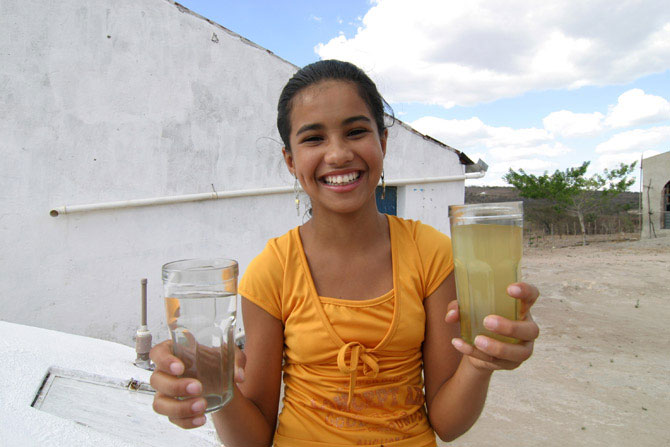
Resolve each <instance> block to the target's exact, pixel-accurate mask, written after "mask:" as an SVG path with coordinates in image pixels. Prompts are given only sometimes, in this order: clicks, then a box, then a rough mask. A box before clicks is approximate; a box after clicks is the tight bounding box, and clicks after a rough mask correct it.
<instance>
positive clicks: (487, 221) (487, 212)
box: [449, 202, 523, 344]
mask: <svg viewBox="0 0 670 447" xmlns="http://www.w3.org/2000/svg"><path fill="white" fill-rule="evenodd" d="M449 222H450V228H451V243H452V247H453V251H454V266H455V275H456V293H457V295H458V308H459V312H460V317H461V321H460V322H461V338H463V340H465V341H466V342H467V343H470V344H474V339H475V337H476V336H477V335H480V334H481V335H486V336H489V337H492V338H495V339H497V340H501V341H506V342H512V343H515V342H518V340H516V339H513V338H510V337H504V336H501V335H497V334H494V333H492V332H491V331H489V330H488V329H486V328H485V327H484V323H483V320H484V318H485V317H486V316H487V315H500V316H502V317H505V318H508V319H510V320H518V319H520V318H521V315H520V310H521V303H520V302H519V300H517V299H515V298H512V297H510V296H509V295H508V294H507V286H509V285H510V284H512V283H515V282H517V281H520V280H521V254H522V251H523V202H503V203H477V204H471V205H452V206H450V207H449Z"/></svg>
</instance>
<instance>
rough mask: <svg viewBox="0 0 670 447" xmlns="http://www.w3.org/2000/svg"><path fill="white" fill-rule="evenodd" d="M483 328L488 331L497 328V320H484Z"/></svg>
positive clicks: (488, 318) (491, 318) (492, 318)
mask: <svg viewBox="0 0 670 447" xmlns="http://www.w3.org/2000/svg"><path fill="white" fill-rule="evenodd" d="M484 327H485V328H486V329H488V330H490V331H492V330H494V329H496V328H497V327H498V319H497V318H494V317H486V318H484Z"/></svg>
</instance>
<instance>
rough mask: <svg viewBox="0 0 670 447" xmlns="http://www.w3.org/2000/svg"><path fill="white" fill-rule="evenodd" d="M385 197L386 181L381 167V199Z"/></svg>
mask: <svg viewBox="0 0 670 447" xmlns="http://www.w3.org/2000/svg"><path fill="white" fill-rule="evenodd" d="M384 197H386V182H384V170H383V169H382V200H384Z"/></svg>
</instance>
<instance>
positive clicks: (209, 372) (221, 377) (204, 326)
mask: <svg viewBox="0 0 670 447" xmlns="http://www.w3.org/2000/svg"><path fill="white" fill-rule="evenodd" d="M162 276H163V289H164V296H165V310H166V313H167V323H168V328H169V329H170V337H171V338H172V352H173V353H174V355H175V356H177V357H178V358H179V359H180V360H181V361H182V362H183V363H184V374H183V375H182V377H190V378H194V379H198V380H199V381H200V383H202V389H203V397H204V398H205V399H206V400H207V409H206V410H205V412H207V413H209V412H212V411H216V410H218V409H219V408H221V407H223V406H224V405H226V404H227V403H228V402H229V401H230V400H231V399H232V397H233V375H234V370H235V367H234V363H235V340H234V328H235V317H236V312H237V276H238V266H237V262H236V261H234V260H232V259H219V258H214V259H185V260H181V261H174V262H170V263H168V264H165V265H164V266H163V269H162Z"/></svg>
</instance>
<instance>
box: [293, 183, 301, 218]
mask: <svg viewBox="0 0 670 447" xmlns="http://www.w3.org/2000/svg"><path fill="white" fill-rule="evenodd" d="M294 180H295V181H294V182H293V192H294V193H295V213H296V216H298V217H300V190H299V189H298V177H294Z"/></svg>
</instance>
